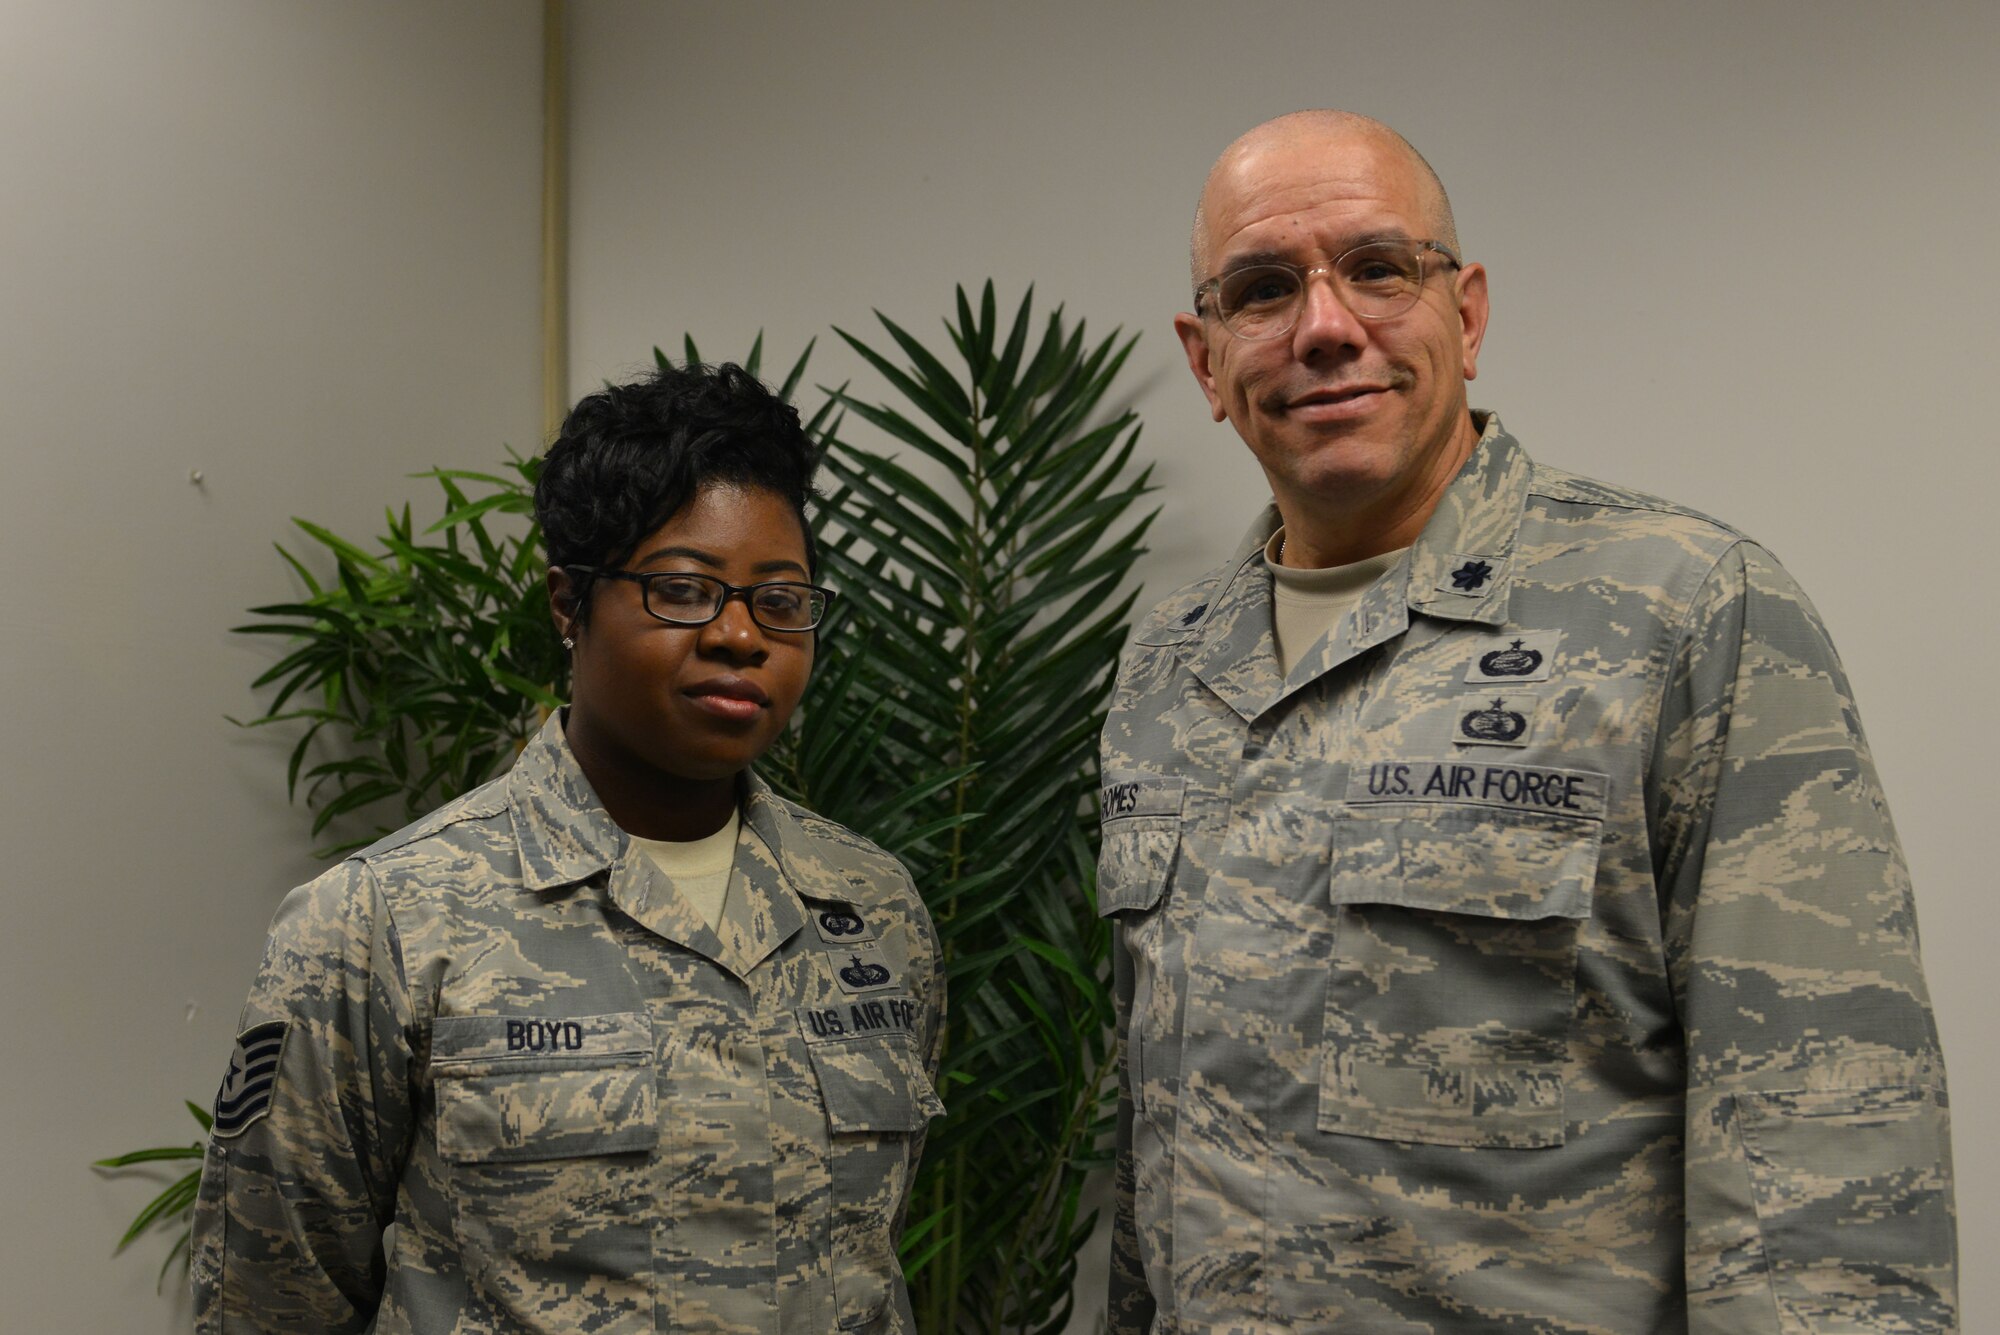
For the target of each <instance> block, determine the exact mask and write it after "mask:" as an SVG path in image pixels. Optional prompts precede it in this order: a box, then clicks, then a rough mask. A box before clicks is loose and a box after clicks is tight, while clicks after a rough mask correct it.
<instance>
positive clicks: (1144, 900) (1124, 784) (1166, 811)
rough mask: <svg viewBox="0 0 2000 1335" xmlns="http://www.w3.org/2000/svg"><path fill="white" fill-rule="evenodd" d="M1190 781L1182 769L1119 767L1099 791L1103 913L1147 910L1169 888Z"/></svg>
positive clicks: (1099, 891) (1099, 902)
mask: <svg viewBox="0 0 2000 1335" xmlns="http://www.w3.org/2000/svg"><path fill="white" fill-rule="evenodd" d="M1186 791H1187V781H1186V780H1185V779H1183V778H1182V777H1181V776H1180V775H1178V774H1146V773H1141V772H1137V771H1118V770H1113V771H1111V772H1109V773H1107V774H1106V775H1105V776H1104V786H1103V788H1102V789H1101V790H1100V794H1099V796H1100V797H1101V799H1102V807H1103V812H1104V824H1103V843H1102V846H1101V847H1100V848H1099V849H1098V854H1097V912H1098V914H1099V915H1100V916H1103V917H1109V916H1110V915H1112V914H1114V913H1125V912H1144V911H1147V910H1150V909H1152V908H1155V907H1157V906H1158V904H1159V902H1160V900H1161V898H1162V897H1164V896H1165V894H1166V892H1167V879H1168V876H1169V874H1170V873H1171V872H1172V870H1173V865H1174V854H1175V852H1176V851H1177V850H1178V849H1179V847H1180V840H1181V803H1182V799H1183V798H1184V796H1185V795H1186Z"/></svg>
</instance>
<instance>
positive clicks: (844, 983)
mask: <svg viewBox="0 0 2000 1335" xmlns="http://www.w3.org/2000/svg"><path fill="white" fill-rule="evenodd" d="M826 960H827V963H828V964H831V965H832V966H833V976H834V977H835V978H836V979H838V980H839V982H840V990H841V991H843V992H847V993H850V994H851V993H856V992H879V991H881V990H882V989H883V988H885V987H893V986H895V983H896V975H895V973H894V971H893V970H891V969H890V968H889V965H888V963H887V962H886V961H885V960H884V959H883V957H882V947H881V946H880V945H879V944H877V943H876V942H874V941H857V942H855V943H854V944H853V945H852V946H846V947H843V948H841V949H838V950H833V951H829V952H828V953H827V957H826Z"/></svg>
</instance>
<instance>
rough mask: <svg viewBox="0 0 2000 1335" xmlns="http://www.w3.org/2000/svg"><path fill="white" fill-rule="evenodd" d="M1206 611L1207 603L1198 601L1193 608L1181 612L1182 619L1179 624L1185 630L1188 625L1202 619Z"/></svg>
mask: <svg viewBox="0 0 2000 1335" xmlns="http://www.w3.org/2000/svg"><path fill="white" fill-rule="evenodd" d="M1206 611H1208V604H1207V603H1196V604H1195V605H1194V606H1193V607H1192V608H1189V609H1188V610H1187V611H1186V612H1183V613H1182V614H1181V619H1180V622H1179V623H1178V624H1179V625H1180V627H1181V628H1182V629H1183V630H1185V629H1186V628H1187V627H1189V626H1192V625H1193V624H1194V623H1195V622H1197V621H1199V620H1201V616H1202V613H1204V612H1206Z"/></svg>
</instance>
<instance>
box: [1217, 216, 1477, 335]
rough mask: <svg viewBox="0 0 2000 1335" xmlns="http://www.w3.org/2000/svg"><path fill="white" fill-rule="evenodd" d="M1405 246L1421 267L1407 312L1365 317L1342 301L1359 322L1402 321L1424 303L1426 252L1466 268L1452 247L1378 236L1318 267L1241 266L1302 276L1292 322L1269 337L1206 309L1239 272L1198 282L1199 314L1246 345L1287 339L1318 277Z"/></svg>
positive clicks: (1262, 263)
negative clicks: (1383, 249) (1371, 252)
mask: <svg viewBox="0 0 2000 1335" xmlns="http://www.w3.org/2000/svg"><path fill="white" fill-rule="evenodd" d="M1401 244H1407V245H1410V246H1412V247H1414V248H1415V249H1416V251H1417V264H1418V269H1417V290H1416V291H1415V292H1414V293H1413V294H1412V295H1411V297H1410V304H1409V305H1407V306H1405V307H1403V309H1401V310H1399V311H1394V312H1391V313H1390V314H1388V315H1365V314H1363V313H1362V312H1360V311H1357V310H1355V309H1354V307H1352V306H1348V305H1347V302H1346V301H1344V300H1343V301H1342V302H1341V305H1343V306H1347V309H1348V310H1349V311H1350V312H1351V313H1352V314H1353V316H1354V318H1355V319H1357V320H1370V321H1377V322H1379V321H1382V320H1399V319H1401V318H1402V317H1403V316H1405V315H1408V314H1409V313H1410V312H1411V311H1413V310H1415V309H1416V306H1417V303H1418V302H1419V301H1422V300H1423V297H1424V282H1425V280H1426V279H1428V278H1429V276H1430V271H1429V270H1428V269H1427V268H1425V267H1424V266H1423V253H1424V252H1425V251H1433V252H1435V253H1437V254H1439V255H1442V256H1444V258H1445V260H1446V262H1448V263H1449V264H1450V265H1451V267H1452V268H1454V269H1460V270H1462V269H1464V268H1465V262H1464V261H1463V260H1461V259H1460V258H1459V257H1458V256H1457V255H1456V254H1455V253H1453V251H1452V249H1451V247H1449V246H1447V245H1445V244H1444V243H1443V242H1441V241H1431V240H1427V239H1426V240H1412V241H1408V242H1405V241H1404V240H1403V238H1401V237H1391V236H1378V237H1375V238H1373V239H1372V240H1368V241H1357V242H1356V243H1355V244H1353V245H1351V246H1349V247H1348V248H1347V249H1346V250H1343V251H1341V252H1340V253H1339V254H1338V255H1335V256H1334V257H1333V258H1332V259H1330V260H1325V261H1322V262H1321V263H1318V264H1308V265H1298V264H1289V263H1287V262H1285V261H1284V260H1263V261H1260V262H1258V263H1256V264H1243V265H1238V266H1237V268H1238V269H1286V270H1289V271H1290V272H1292V273H1294V274H1296V275H1298V279H1299V296H1298V301H1297V302H1296V303H1295V305H1294V309H1293V311H1292V319H1291V322H1290V323H1289V324H1287V325H1286V326H1285V327H1284V328H1283V329H1279V330H1276V331H1274V332H1272V333H1269V334H1242V333H1238V332H1237V331H1236V330H1235V329H1233V328H1231V326H1230V324H1229V322H1228V321H1227V320H1224V319H1223V318H1222V313H1221V312H1220V311H1219V310H1217V309H1216V308H1215V306H1216V303H1214V302H1212V301H1211V302H1209V303H1208V308H1207V309H1206V310H1204V309H1203V306H1202V297H1203V295H1204V294H1206V293H1209V292H1213V291H1215V290H1217V289H1219V288H1220V287H1221V286H1222V280H1223V279H1225V278H1227V277H1228V276H1229V275H1230V274H1232V273H1234V272H1236V270H1235V269H1225V270H1223V271H1222V272H1221V273H1219V274H1212V275H1210V276H1209V277H1208V278H1206V279H1204V280H1202V281H1201V282H1200V283H1197V284H1196V285H1195V289H1194V309H1195V313H1196V314H1197V315H1199V316H1201V317H1202V318H1203V319H1208V318H1210V317H1211V316H1213V317H1214V320H1215V322H1216V323H1217V324H1219V325H1221V326H1222V327H1223V329H1224V330H1226V331H1228V334H1229V336H1230V337H1231V338H1240V339H1243V340H1245V341H1246V342H1251V343H1263V342H1266V341H1268V340H1270V339H1274V338H1283V337H1285V336H1286V335H1287V334H1289V333H1291V332H1292V331H1293V330H1294V329H1297V328H1298V327H1299V316H1300V315H1301V314H1302V313H1303V312H1304V310H1305V305H1306V287H1307V284H1308V283H1310V282H1311V280H1312V277H1313V275H1314V274H1324V275H1326V277H1327V279H1328V280H1329V281H1331V280H1332V278H1333V274H1334V270H1335V269H1336V268H1337V267H1338V266H1339V264H1340V262H1341V261H1342V260H1344V259H1346V258H1347V257H1348V256H1349V255H1352V254H1353V253H1354V252H1355V251H1357V250H1366V249H1368V248H1369V247H1370V246H1382V245H1401ZM1334 295H1335V296H1336V297H1338V296H1339V295H1340V287H1339V285H1338V284H1337V283H1336V284H1335V286H1334Z"/></svg>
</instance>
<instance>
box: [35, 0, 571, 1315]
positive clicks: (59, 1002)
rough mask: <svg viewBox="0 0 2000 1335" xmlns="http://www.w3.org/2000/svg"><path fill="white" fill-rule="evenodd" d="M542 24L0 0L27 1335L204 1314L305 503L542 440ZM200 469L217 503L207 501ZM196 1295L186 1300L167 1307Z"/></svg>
mask: <svg viewBox="0 0 2000 1335" xmlns="http://www.w3.org/2000/svg"><path fill="white" fill-rule="evenodd" d="M540 36H541V31H540V7H539V6H538V5H536V4H534V3H533V0H509V2H508V3H504V4H496V3H491V2H490V0H478V2H471V0H468V2H467V3H458V4H440V3H431V4H427V5H422V6H407V5H402V4H396V3H392V2H391V0H371V2H370V3H354V2H353V0H349V2H348V3H343V4H339V5H329V4H305V3H289V2H281V0H176V3H173V4H170V5H169V4H160V3H158V0H83V2H80V3H63V2H62V0H38V2H37V0H0V125H4V126H5V127H6V129H5V131H4V133H0V183H4V184H0V404H4V405H5V408H4V412H0V459H4V472H0V479H4V486H0V572H4V574H0V628H4V632H5V635H6V648H5V650H4V652H3V653H0V699H5V700H6V701H7V702H8V704H9V707H10V709H11V719H10V722H9V734H10V740H9V742H8V744H7V746H6V748H5V751H4V760H0V766H4V774H5V780H4V791H5V793H6V800H5V802H4V804H0V847H4V848H5V849H6V855H7V862H8V871H7V875H6V878H5V887H6V888H5V903H6V915H5V924H6V925H5V926H4V928H0V1017H4V1023H0V1071H4V1072H5V1073H6V1075H5V1078H4V1079H0V1132H4V1140H5V1143H6V1145H7V1147H8V1153H7V1155H6V1167H5V1169H4V1170H0V1180H4V1188H0V1200H4V1201H5V1220H6V1222H5V1226H4V1231H3V1232H0V1236H4V1238H5V1245H0V1294H5V1295H6V1296H5V1299H4V1305H3V1306H0V1328H4V1329H6V1330H10V1331H24V1332H25V1331H37V1332H72V1331H73V1332H90V1333H91V1335H102V1333H104V1332H120V1333H121V1335H123V1333H126V1332H132V1333H137V1332H147V1331H168V1330H175V1329H184V1328H185V1327H186V1322H187V1317H186V1302H185V1300H184V1299H182V1298H181V1297H180V1296H179V1294H178V1293H175V1294H174V1295H173V1296H172V1297H171V1298H166V1299H163V1298H161V1297H158V1296H156V1295H155V1294H154V1292H153V1271H154V1267H155V1266H156V1265H157V1263H158V1260H159V1257H160V1255H161V1252H162V1248H163V1245H164V1241H165V1240H164V1238H160V1239H151V1240H148V1241H147V1242H145V1243H143V1244H140V1245H139V1246H138V1247H136V1248H135V1249H134V1251H133V1253H131V1254H128V1255H127V1256H125V1257H121V1258H118V1259H116V1260H113V1259H110V1251H111V1244H112V1242H113V1241H114V1240H115V1239H116V1237H117V1235H118V1232H119V1230H120V1229H121V1228H122V1226H123V1224H124V1223H125V1222H126V1221H127V1220H129V1219H130V1218H131V1216H132V1215H133V1213H134V1212H136V1210H137V1209H138V1207H139V1205H140V1204H141V1203H142V1202H143V1201H144V1200H145V1199H146V1197H147V1196H148V1195H149V1194H150V1191H148V1190H144V1189H142V1188H141V1187H140V1186H139V1184H137V1183H132V1182H123V1183H113V1182H106V1181H100V1180H99V1179H97V1178H96V1177H95V1176H94V1175H93V1174H92V1172H91V1171H90V1170H89V1169H88V1168H86V1167H85V1164H86V1163H87V1162H88V1161H89V1160H91V1159H94V1158H97V1157H99V1156H102V1155H106V1154H110V1153H113V1152H115V1151H119V1150H125V1149H130V1148H134V1147H137V1146H139V1145H146V1144H154V1143H158V1142H160V1141H162V1140H165V1139H169V1138H173V1137H185V1136H187V1135H188V1133H191V1132H192V1130H193V1123H192V1122H191V1121H190V1120H189V1119H188V1117H187V1114H186V1112H185V1111H183V1110H182V1108H181V1106H180V1100H181V1099H182V1098H184V1097H189V1098H193V1099H195V1100H196V1101H197V1102H204V1103H205V1102H206V1101H207V1100H208V1099H209V1098H210V1097H211V1096H212V1094H213V1091H214V1089H215V1084H216V1081H217V1080H218V1079H219V1078H220V1076H221V1068H222V1064H223V1062H224V1060H225V1059H226V1058H227V1055H228V1051H229V1044H230V1040H231V1037H232V1036H233V1034H234V1030H235V1025H236V1015H237V1011H238V1009H239V1008H240V1007H241V1005H242V1003H243V996H244V993H245V992H246V991H247V989H248V987H249V983H250V978H251V975H252V973H253V971H254V970H255V967H256V963H257V958H258V955H259V953H260V950H261V941H262V938H263V935H264V931H265V928H266V926H267V924H268V922H269V920H270V915H271V913H272V911H273V909H275V908H276V906H277V901H278V897H279V895H280V894H281V893H282V892H283V891H284V890H285V889H286V888H287V887H288V886H290V885H291V884H293V883H295V882H297V881H299V880H301V879H303V878H304V877H305V876H307V875H308V874H310V872H311V871H312V870H313V863H312V861H311V859H310V858H309V857H308V855H307V848H308V845H309V840H308V838H307V824H306V820H305V817H304V813H303V812H302V811H300V810H298V809H294V808H289V807H287V806H286V805H285V799H284V787H283V785H284V770H283V763H284V752H283V749H282V747H281V746H280V745H279V744H278V743H277V741H276V739H275V738H263V737H257V736H246V735H244V734H242V733H240V732H238V731H237V730H236V729H234V728H232V727H230V726H229V724H228V723H226V722H225V721H224V720H223V715H224V714H225V713H231V714H236V715H239V716H243V715H246V714H248V713H251V712H254V711H255V708H256V705H257V701H256V698H255V697H253V696H252V694H251V692H250V691H249V689H248V684H249V681H250V679H251V678H252V677H253V676H254V675H255V674H256V673H257V672H258V671H259V669H260V667H261V666H262V665H264V664H266V663H268V662H269V661H271V658H270V652H269V648H268V646H266V645H260V644H257V643H253V642H251V641H249V640H248V639H246V638H245V637H241V636H231V635H230V634H229V633H228V628H229V627H230V626H233V625H236V624H239V623H240V622H242V621H244V620H245V619H246V618H245V617H244V615H243V610H244V609H245V608H246V607H249V606H251V605H252V604H256V603H262V602H271V601H277V600H280V599H282V598H285V597H287V596H289V595H290V594H291V593H292V592H293V589H292V587H291V584H290V581H289V578H288V576H287V574H286V572H285V570H284V568H283V566H282V564H281V563H280V562H279V560H278V557H277V555H276V553H274V552H273V551H272V550H271V543H272V542H273V541H274V540H277V539H280V538H283V537H285V533H284V529H285V527H286V525H287V517H288V516H290V515H305V516H308V517H311V518H314V519H318V520H322V521H325V522H327V523H329V524H330V525H332V526H334V527H335V528H336V530H339V531H345V532H350V533H358V534H370V533H373V532H375V531H376V529H375V527H374V525H376V524H377V523H378V522H379V520H380V518H381V511H382V507H383V505H384V504H385V503H386V502H388V501H389V500H391V499H392V498H399V497H403V496H411V497H415V498H417V499H418V500H419V502H420V504H427V503H428V497H427V496H426V495H425V492H424V490H423V488H425V487H428V486H429V485H430V484H428V483H424V484H419V483H416V482H411V481H407V480H405V478H404V475H405V474H407V473H410V472H414V471H416V470H418V469H421V468H425V467H428V466H429V465H430V464H432V463H433V462H448V463H455V464H472V465H477V464H484V463H487V462H490V461H493V460H495V459H497V458H499V457H500V455H501V447H502V443H503V442H508V441H511V442H513V443H514V444H515V445H516V446H518V447H521V448H533V447H535V445H536V444H537V443H538V442H537V436H538V433H539V404H538V389H539V379H538V377H539V370H538V366H539V362H538V355H539V346H538V338H539V325H538V320H539V316H538V305H537V303H538V300H539V287H538V280H537V268H536V266H537V263H538V247H539V236H540V232H539V227H540V215H539V196H538V192H539V188H540V155H541V141H540V123H541V122H540V115H541V103H540V97H541V92H540V85H541V68H540V63H539V62H540V55H539V50H540V46H539V44H540ZM191 469H200V470H201V471H202V472H203V474H204V477H205V482H204V483H203V485H202V486H200V487H195V486H192V485H190V484H189V482H188V474H189V471H190V470H191ZM175 1287H177V1285H176V1286H175Z"/></svg>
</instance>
